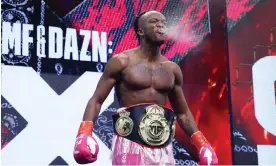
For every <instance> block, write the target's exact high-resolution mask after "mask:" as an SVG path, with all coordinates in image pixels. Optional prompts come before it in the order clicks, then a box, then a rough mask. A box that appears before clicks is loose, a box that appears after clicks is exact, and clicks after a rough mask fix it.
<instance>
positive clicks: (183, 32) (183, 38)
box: [164, 23, 195, 43]
mask: <svg viewBox="0 0 276 166" xmlns="http://www.w3.org/2000/svg"><path fill="white" fill-rule="evenodd" d="M164 32H165V33H166V36H167V40H174V41H178V42H179V43H189V42H191V41H192V40H193V39H194V37H195V32H194V31H193V30H192V29H189V28H187V25H186V24H184V25H183V23H182V24H177V25H176V24H170V25H167V28H166V29H165V31H164Z"/></svg>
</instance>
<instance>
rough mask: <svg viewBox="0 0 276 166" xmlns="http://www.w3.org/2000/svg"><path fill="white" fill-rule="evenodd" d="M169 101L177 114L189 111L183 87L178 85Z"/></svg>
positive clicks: (170, 95)
mask: <svg viewBox="0 0 276 166" xmlns="http://www.w3.org/2000/svg"><path fill="white" fill-rule="evenodd" d="M169 101H170V104H171V106H172V108H173V109H174V111H175V113H176V114H181V113H185V112H186V111H187V110H188V106H187V102H186V99H185V97H184V94H183V91H182V87H181V86H179V85H176V86H175V87H174V88H173V90H172V91H171V93H170V94H169Z"/></svg>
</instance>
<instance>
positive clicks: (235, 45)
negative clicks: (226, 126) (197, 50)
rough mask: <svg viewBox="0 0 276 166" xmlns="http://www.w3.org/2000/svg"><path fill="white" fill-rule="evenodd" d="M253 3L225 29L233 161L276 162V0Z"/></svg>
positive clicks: (255, 163) (230, 21) (245, 162)
mask: <svg viewBox="0 0 276 166" xmlns="http://www.w3.org/2000/svg"><path fill="white" fill-rule="evenodd" d="M244 2H246V1H244ZM255 2H257V1H255ZM252 3H253V1H248V2H246V6H245V8H243V10H248V9H250V8H252V10H251V11H250V12H249V13H248V14H247V15H246V16H245V17H243V18H242V19H241V20H240V22H239V23H238V24H237V25H236V26H235V27H233V28H232V30H231V31H230V32H229V33H228V39H229V40H228V43H229V45H228V47H229V60H230V61H229V63H230V65H229V66H230V82H231V84H230V89H231V103H232V104H231V107H232V120H233V121H232V125H233V126H232V128H233V131H232V136H233V159H234V161H233V163H234V164H252V165H257V164H259V165H264V164H276V160H275V153H276V151H275V150H276V131H275V129H276V123H275V118H276V117H275V115H276V114H275V113H276V112H275V111H276V105H275V102H276V99H275V87H276V86H275V85H276V84H275V80H276V74H275V73H276V68H275V64H276V56H275V55H276V40H275V39H276V38H275V37H276V36H275V35H276V33H275V32H276V31H275V30H276V20H275V17H276V13H275V9H274V6H275V5H276V1H274V0H268V1H260V2H259V3H258V4H257V5H255V6H254V7H253V5H252ZM232 11H233V9H230V8H229V9H228V11H227V12H228V16H229V15H232V16H231V17H232V18H233V19H229V22H228V26H230V27H231V25H232V20H234V19H235V16H234V15H233V14H231V12H232Z"/></svg>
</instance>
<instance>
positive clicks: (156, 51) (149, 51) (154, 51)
mask: <svg viewBox="0 0 276 166" xmlns="http://www.w3.org/2000/svg"><path fill="white" fill-rule="evenodd" d="M139 48H140V50H141V52H142V55H141V56H143V58H146V59H148V60H150V61H154V60H156V59H157V58H158V57H159V56H160V55H161V51H160V46H156V45H153V44H149V43H144V44H141V45H140V47H139Z"/></svg>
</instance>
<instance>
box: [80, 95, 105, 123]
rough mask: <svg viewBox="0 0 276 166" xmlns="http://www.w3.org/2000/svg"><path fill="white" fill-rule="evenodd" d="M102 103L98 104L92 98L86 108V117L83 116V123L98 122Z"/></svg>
mask: <svg viewBox="0 0 276 166" xmlns="http://www.w3.org/2000/svg"><path fill="white" fill-rule="evenodd" d="M101 107H102V103H100V102H97V100H95V99H94V98H91V99H90V100H89V102H88V104H87V106H86V109H85V112H84V115H83V121H93V122H94V120H96V118H97V117H98V115H99V112H100V110H101Z"/></svg>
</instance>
